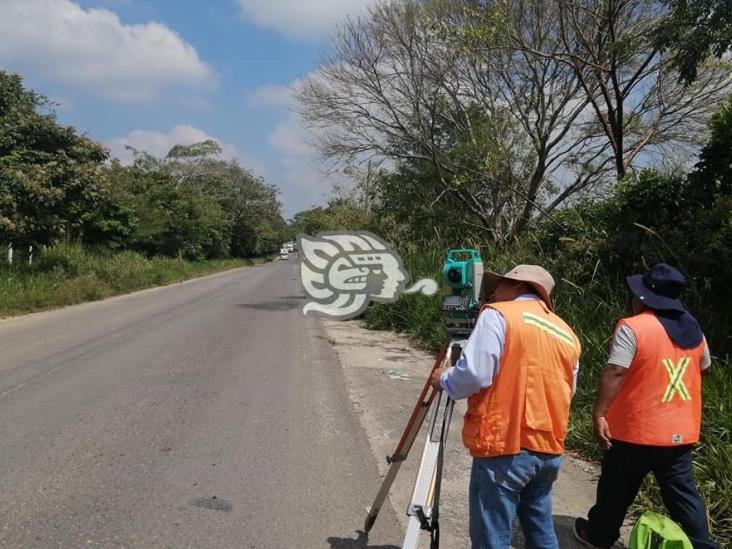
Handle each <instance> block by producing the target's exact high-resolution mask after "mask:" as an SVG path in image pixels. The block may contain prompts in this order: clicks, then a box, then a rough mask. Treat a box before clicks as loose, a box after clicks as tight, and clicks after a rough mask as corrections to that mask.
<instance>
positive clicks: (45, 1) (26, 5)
mask: <svg viewBox="0 0 732 549" xmlns="http://www.w3.org/2000/svg"><path fill="white" fill-rule="evenodd" d="M371 3H373V0H212V1H210V2H201V1H199V2H193V1H191V0H187V1H181V0H177V1H176V0H2V11H3V17H2V18H0V67H1V68H2V69H3V70H8V71H11V72H17V73H19V74H21V75H23V76H24V78H25V81H26V85H27V86H28V87H31V88H33V89H35V90H36V91H39V92H41V93H43V94H44V95H46V96H48V97H50V98H51V99H53V100H54V101H56V102H57V103H58V104H59V106H58V107H57V114H58V117H59V121H60V122H61V123H64V124H70V125H73V126H75V127H76V128H77V129H78V130H79V131H80V132H82V133H85V134H87V135H89V136H90V137H92V138H94V139H97V140H99V141H101V142H103V143H105V144H106V145H107V146H108V147H109V148H110V150H111V151H112V154H113V155H114V156H117V157H119V158H121V159H122V160H123V161H128V160H129V157H128V154H127V153H126V151H125V149H124V145H125V144H130V145H132V146H134V147H136V148H139V149H144V150H147V151H148V152H150V153H152V154H156V155H159V156H162V155H164V154H165V153H166V152H167V150H168V149H169V148H170V147H171V146H172V145H174V144H176V143H179V142H181V143H191V142H194V141H199V140H202V139H206V138H213V139H216V140H217V141H219V142H220V144H221V146H222V148H223V150H224V156H225V157H227V158H233V157H235V158H237V159H238V160H239V161H240V163H241V164H242V165H243V166H245V167H247V168H250V169H252V170H253V171H254V172H255V173H257V174H259V175H261V176H262V177H264V178H265V180H266V181H268V182H269V183H273V184H275V185H277V186H278V187H279V188H280V190H281V200H282V202H283V206H284V212H285V215H286V216H288V217H289V216H291V215H293V214H294V213H296V212H297V211H300V210H303V209H305V208H308V207H310V206H312V205H314V204H319V203H322V202H323V201H324V199H325V198H326V197H327V195H328V194H329V191H330V188H331V185H332V181H331V180H330V179H329V178H328V177H326V176H325V175H324V172H325V170H324V168H323V166H322V165H321V163H320V162H319V160H318V156H317V154H316V153H315V152H314V151H313V150H312V148H311V147H310V146H309V144H308V141H309V139H310V138H309V136H308V135H307V134H306V132H304V131H303V129H302V128H301V126H300V123H299V120H298V118H297V116H296V115H295V113H294V112H293V110H292V106H293V103H292V97H291V86H292V85H293V84H295V83H296V82H297V80H298V79H299V78H303V77H305V76H307V75H308V74H309V73H310V72H311V71H313V70H314V69H315V68H316V66H317V62H318V60H319V59H320V58H321V57H322V55H324V54H327V49H328V43H329V37H330V35H331V34H332V32H333V31H334V30H335V28H336V25H337V24H338V22H339V21H340V20H342V19H343V18H344V17H345V16H347V15H356V14H358V13H359V12H360V11H362V10H363V9H365V7H366V6H367V5H368V4H371Z"/></svg>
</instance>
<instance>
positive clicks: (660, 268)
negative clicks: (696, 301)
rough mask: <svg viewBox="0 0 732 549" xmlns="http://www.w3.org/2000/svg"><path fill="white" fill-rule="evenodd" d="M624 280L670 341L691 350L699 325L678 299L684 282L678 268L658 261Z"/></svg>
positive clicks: (699, 334) (699, 335) (698, 338)
mask: <svg viewBox="0 0 732 549" xmlns="http://www.w3.org/2000/svg"><path fill="white" fill-rule="evenodd" d="M625 280H626V281H627V283H628V287H630V291H631V292H633V295H635V297H637V298H638V299H639V300H640V302H641V303H643V305H645V306H646V307H648V308H649V309H652V310H653V312H654V313H655V315H656V317H658V320H659V321H660V322H661V324H662V325H663V327H664V328H665V330H666V333H667V334H668V336H669V337H670V338H671V340H672V341H673V342H674V343H676V344H677V345H678V346H679V347H682V348H684V349H691V348H694V347H696V346H697V345H699V344H700V343H701V342H702V339H703V338H704V334H703V333H702V330H701V326H699V323H698V322H697V320H696V319H695V318H694V317H693V316H692V315H691V313H689V312H688V311H687V310H686V308H685V307H684V305H683V304H682V303H681V300H680V299H679V296H680V295H681V291H682V290H683V289H684V286H685V285H686V279H685V278H684V275H683V274H681V272H680V271H678V270H677V269H674V268H673V267H672V266H671V265H668V264H666V263H658V264H656V265H654V266H653V267H651V268H650V269H649V270H648V272H646V273H645V274H642V275H632V276H629V277H627V278H626V279H625Z"/></svg>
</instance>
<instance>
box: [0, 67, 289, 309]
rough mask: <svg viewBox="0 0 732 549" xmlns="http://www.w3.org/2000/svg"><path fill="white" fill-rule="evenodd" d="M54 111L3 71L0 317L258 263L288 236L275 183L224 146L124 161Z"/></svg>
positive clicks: (141, 154)
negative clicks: (225, 152)
mask: <svg viewBox="0 0 732 549" xmlns="http://www.w3.org/2000/svg"><path fill="white" fill-rule="evenodd" d="M52 107H53V105H52V104H50V103H49V101H48V100H47V99H46V98H44V97H43V96H42V95H40V94H38V93H37V92H35V91H32V90H29V89H27V88H25V87H24V85H23V80H22V78H21V77H20V76H19V75H13V74H8V73H6V72H3V71H1V70H0V316H6V315H11V314H20V313H25V312H29V311H34V310H39V309H47V308H50V307H56V306H62V305H68V304H71V303H79V302H82V301H87V300H92V299H100V298H103V297H107V296H110V295H115V294H119V293H123V292H128V291H132V290H137V289H140V288H146V287H149V286H154V285H161V284H168V283H171V282H175V281H179V280H183V279H186V278H191V277H195V276H199V275H203V274H207V273H211V272H215V271H220V270H223V269H227V268H233V267H237V266H242V265H247V264H252V263H253V262H254V261H255V260H254V259H246V258H267V257H269V256H271V255H272V254H274V253H275V252H276V251H277V250H278V248H279V245H280V243H281V242H283V241H284V240H286V236H287V235H288V234H289V233H288V232H287V225H286V223H285V221H284V219H283V217H282V212H281V205H280V202H279V200H278V192H279V191H278V189H277V188H276V187H274V186H273V185H270V184H268V183H266V182H265V181H263V180H262V179H261V178H259V177H257V176H256V175H254V174H253V173H252V172H250V171H249V170H247V169H246V168H244V167H242V166H240V165H239V164H238V163H237V162H236V161H235V160H222V159H221V149H220V147H219V145H218V144H217V143H215V142H213V141H204V142H201V143H193V144H185V145H183V144H181V145H176V146H174V147H173V148H171V150H170V151H169V152H168V154H167V155H166V156H165V157H164V158H156V157H154V156H151V155H150V154H148V153H146V152H145V151H137V150H131V151H130V152H131V155H132V157H133V161H132V162H131V163H130V164H125V165H123V164H121V163H120V162H119V161H117V160H114V159H113V160H110V159H109V157H108V151H107V150H106V149H105V148H104V147H103V146H102V145H101V144H99V143H97V142H95V141H93V140H91V139H89V138H88V137H86V136H83V135H81V134H79V133H78V132H77V131H76V130H75V129H74V128H72V127H67V126H62V125H60V124H58V123H57V121H56V117H55V115H54V113H53V110H52ZM259 260H260V259H257V261H259Z"/></svg>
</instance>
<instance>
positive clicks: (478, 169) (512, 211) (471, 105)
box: [297, 2, 531, 240]
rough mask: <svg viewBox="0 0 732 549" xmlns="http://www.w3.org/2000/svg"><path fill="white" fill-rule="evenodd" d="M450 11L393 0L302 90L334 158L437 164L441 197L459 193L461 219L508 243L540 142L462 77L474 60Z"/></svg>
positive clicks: (352, 32) (353, 32)
mask: <svg viewBox="0 0 732 549" xmlns="http://www.w3.org/2000/svg"><path fill="white" fill-rule="evenodd" d="M449 9H450V3H449V2H433V3H430V4H429V5H427V6H423V5H421V4H419V3H417V2H393V3H391V4H380V5H377V6H376V7H374V8H372V9H371V11H370V12H369V15H368V17H366V18H360V19H356V20H349V21H347V22H346V23H345V24H344V26H343V27H342V28H341V29H340V31H339V34H338V36H337V38H336V40H335V46H334V50H335V51H334V54H333V56H332V58H331V59H330V60H328V61H327V62H326V63H324V64H323V65H322V66H321V67H320V68H319V70H318V71H316V73H315V74H314V75H313V76H312V77H311V78H309V79H307V80H306V81H305V82H304V83H303V85H302V86H301V87H300V89H299V90H298V93H297V96H298V99H299V102H300V111H301V115H302V117H303V119H304V120H305V122H306V124H307V125H308V126H309V127H310V128H311V129H312V130H314V131H315V132H316V133H317V135H318V146H319V149H320V151H321V152H322V154H323V155H324V156H325V157H326V158H328V159H330V160H332V161H334V162H336V163H337V162H343V163H345V164H347V165H352V164H354V163H356V164H357V163H360V162H366V161H368V160H369V159H375V160H377V161H378V160H380V159H388V160H389V161H390V162H392V163H394V162H396V163H400V162H410V163H425V164H427V165H430V166H432V168H433V169H434V173H435V175H436V179H435V181H436V183H437V184H439V186H440V192H441V193H442V196H441V197H440V198H439V200H438V202H439V201H440V200H442V199H444V198H445V197H448V196H449V198H450V199H451V200H455V201H458V202H460V204H461V205H462V207H463V210H464V211H465V212H466V215H465V216H462V217H459V218H456V219H455V220H454V222H455V223H462V224H469V225H472V226H474V227H476V228H479V229H481V230H482V231H484V232H486V233H488V234H489V235H492V236H493V238H495V239H496V240H501V239H503V238H505V237H506V236H507V235H508V234H510V233H511V232H512V226H513V224H514V220H515V219H516V218H517V212H520V208H521V207H522V206H523V203H522V202H521V200H525V199H526V192H525V188H524V185H525V181H526V172H527V165H530V164H531V160H530V158H529V157H530V156H531V147H530V146H527V141H526V139H525V136H524V135H522V134H521V132H517V131H516V129H517V128H516V124H515V123H514V122H513V121H512V120H511V117H510V109H509V108H508V107H507V106H506V105H500V104H497V102H495V101H493V99H492V98H490V97H487V98H483V99H484V100H483V102H482V103H481V101H479V100H478V98H476V96H475V94H474V93H473V91H474V90H471V88H470V84H469V83H468V82H466V79H465V78H464V77H463V76H461V73H463V72H465V71H468V70H470V65H471V59H470V58H469V56H465V55H464V54H463V53H462V51H463V49H462V48H459V47H454V46H455V44H454V43H453V42H452V38H449V33H443V32H441V31H440V30H439V29H436V28H435V24H434V22H435V21H436V20H439V19H440V18H441V17H447V13H448V10H449ZM435 207H439V204H436V206H435Z"/></svg>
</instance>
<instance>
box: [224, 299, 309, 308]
mask: <svg viewBox="0 0 732 549" xmlns="http://www.w3.org/2000/svg"><path fill="white" fill-rule="evenodd" d="M302 303H303V300H302V298H301V297H299V296H286V297H279V298H277V299H274V300H271V301H260V302H258V303H239V304H238V305H237V307H239V308H242V309H255V310H257V311H292V310H294V309H297V308H299V307H302Z"/></svg>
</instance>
